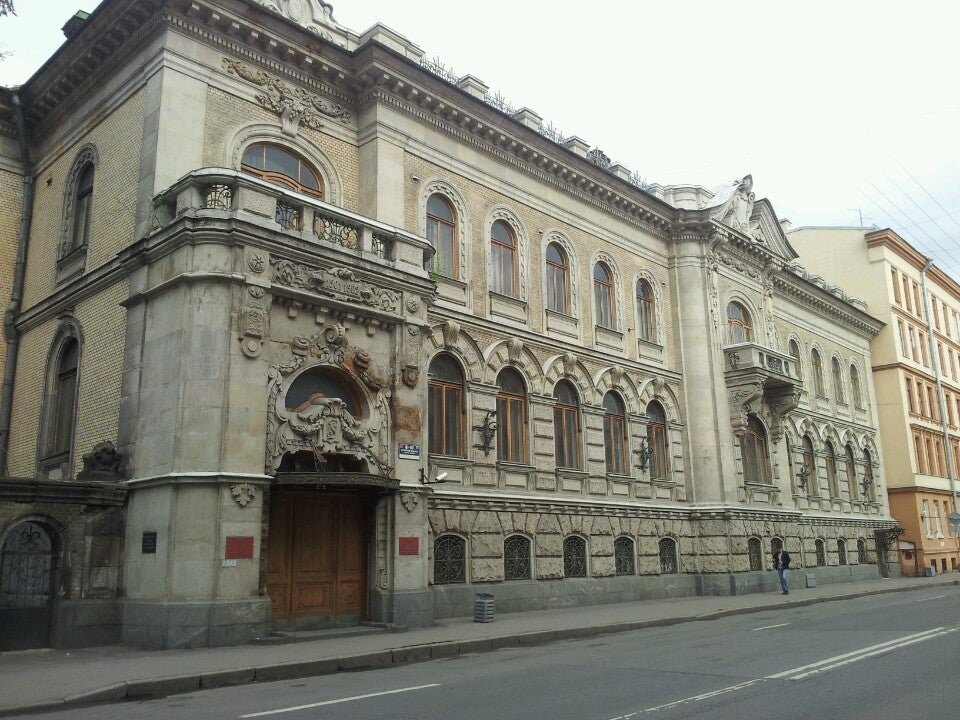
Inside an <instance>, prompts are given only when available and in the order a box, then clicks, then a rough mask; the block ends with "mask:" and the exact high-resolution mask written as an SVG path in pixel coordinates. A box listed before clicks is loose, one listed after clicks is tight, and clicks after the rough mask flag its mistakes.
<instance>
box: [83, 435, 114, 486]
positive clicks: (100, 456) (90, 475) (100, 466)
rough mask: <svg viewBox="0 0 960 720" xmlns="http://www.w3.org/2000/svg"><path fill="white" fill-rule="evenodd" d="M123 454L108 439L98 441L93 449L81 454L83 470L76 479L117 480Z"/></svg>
mask: <svg viewBox="0 0 960 720" xmlns="http://www.w3.org/2000/svg"><path fill="white" fill-rule="evenodd" d="M122 462H123V456H122V455H121V454H120V453H119V452H118V451H117V448H116V447H115V446H114V444H113V443H112V442H111V441H110V440H104V441H102V442H98V443H97V444H96V445H94V446H93V450H91V451H90V452H88V453H84V455H83V470H81V471H80V472H79V473H78V475H77V479H78V480H119V479H120V464H121V463H122Z"/></svg>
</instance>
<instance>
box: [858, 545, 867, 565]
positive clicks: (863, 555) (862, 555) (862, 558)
mask: <svg viewBox="0 0 960 720" xmlns="http://www.w3.org/2000/svg"><path fill="white" fill-rule="evenodd" d="M857 562H858V563H860V564H861V565H866V563H867V544H866V543H865V542H864V541H863V540H857Z"/></svg>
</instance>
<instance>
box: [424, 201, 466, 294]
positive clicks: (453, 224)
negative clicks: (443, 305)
mask: <svg viewBox="0 0 960 720" xmlns="http://www.w3.org/2000/svg"><path fill="white" fill-rule="evenodd" d="M427 240H429V241H430V242H431V244H432V245H433V247H434V249H435V250H436V254H435V255H434V256H433V259H432V260H431V261H430V262H431V263H432V265H431V269H432V270H434V271H435V272H438V273H440V274H441V275H443V276H444V277H448V278H451V279H453V280H456V279H457V274H458V273H457V269H458V265H459V263H458V262H457V253H458V252H459V248H458V247H457V243H458V242H459V240H458V238H457V220H456V215H455V214H454V212H453V207H452V206H451V205H450V202H449V201H448V200H447V199H446V198H445V197H444V196H443V195H440V194H439V193H434V194H433V195H431V196H430V197H429V198H428V199H427Z"/></svg>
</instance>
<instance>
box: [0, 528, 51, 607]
mask: <svg viewBox="0 0 960 720" xmlns="http://www.w3.org/2000/svg"><path fill="white" fill-rule="evenodd" d="M52 578H53V541H52V540H51V538H50V535H49V533H48V532H47V531H46V529H44V528H43V526H41V525H38V524H37V523H34V522H24V523H21V524H20V525H18V526H17V527H15V528H14V529H13V531H12V532H11V533H10V534H9V535H8V536H7V539H6V540H5V541H4V543H3V558H2V561H0V608H4V607H9V608H26V607H46V605H47V604H48V603H49V602H50V584H51V580H52Z"/></svg>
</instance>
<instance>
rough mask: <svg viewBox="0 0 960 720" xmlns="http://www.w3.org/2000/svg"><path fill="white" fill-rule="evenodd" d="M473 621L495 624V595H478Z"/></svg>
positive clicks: (475, 601)
mask: <svg viewBox="0 0 960 720" xmlns="http://www.w3.org/2000/svg"><path fill="white" fill-rule="evenodd" d="M473 621H474V622H493V595H490V594H489V593H477V595H476V597H475V598H474V600H473Z"/></svg>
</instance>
